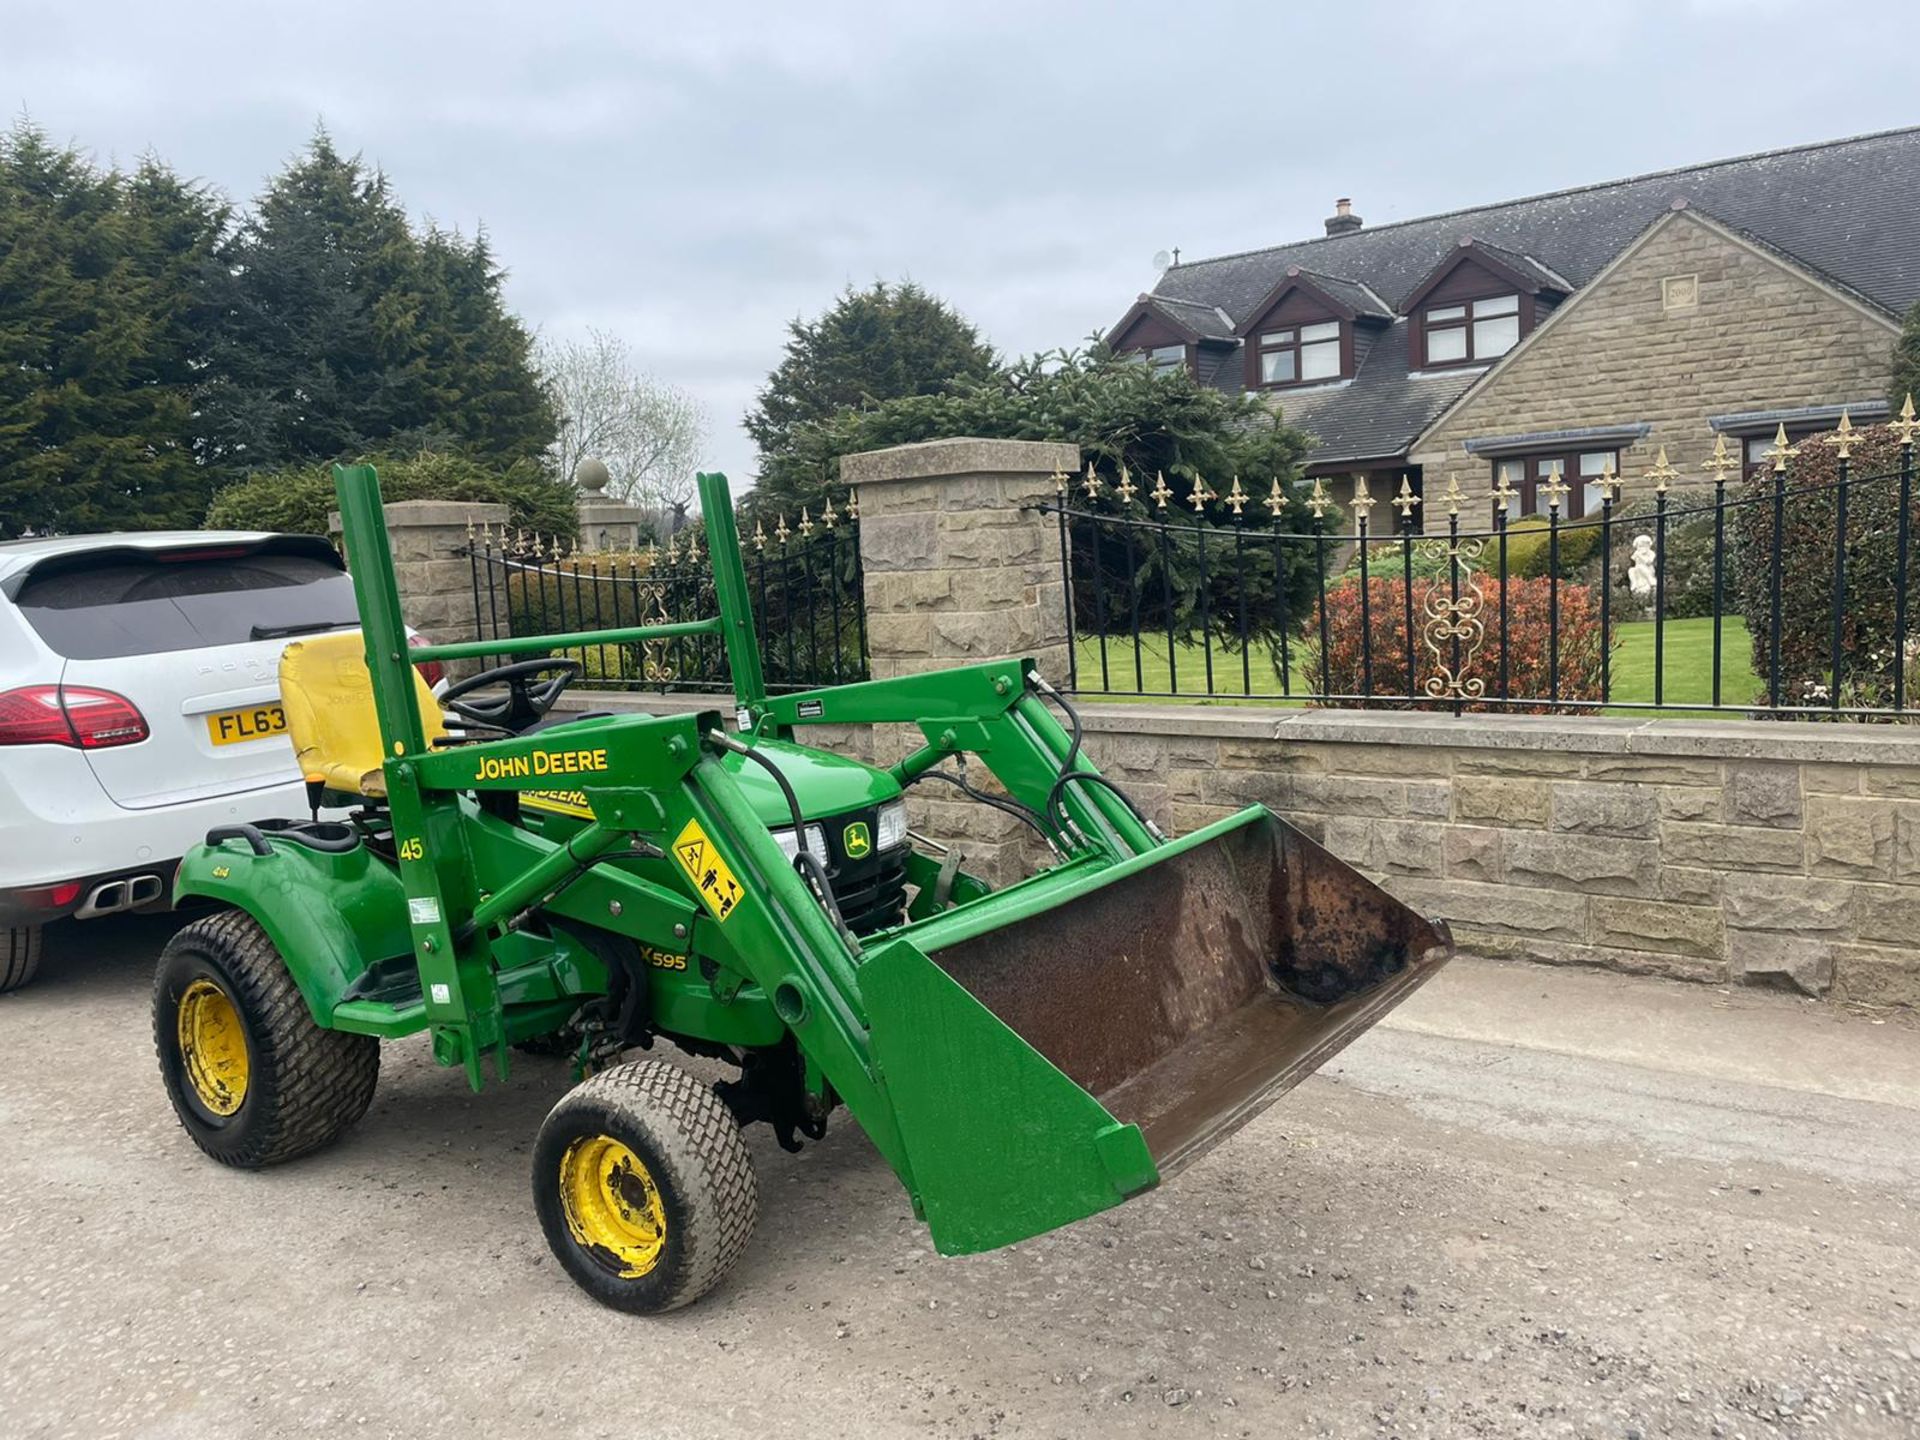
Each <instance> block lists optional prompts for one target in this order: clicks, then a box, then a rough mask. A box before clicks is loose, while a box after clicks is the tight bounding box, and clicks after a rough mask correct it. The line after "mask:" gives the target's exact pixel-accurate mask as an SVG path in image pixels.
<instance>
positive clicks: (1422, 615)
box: [1296, 576, 1619, 714]
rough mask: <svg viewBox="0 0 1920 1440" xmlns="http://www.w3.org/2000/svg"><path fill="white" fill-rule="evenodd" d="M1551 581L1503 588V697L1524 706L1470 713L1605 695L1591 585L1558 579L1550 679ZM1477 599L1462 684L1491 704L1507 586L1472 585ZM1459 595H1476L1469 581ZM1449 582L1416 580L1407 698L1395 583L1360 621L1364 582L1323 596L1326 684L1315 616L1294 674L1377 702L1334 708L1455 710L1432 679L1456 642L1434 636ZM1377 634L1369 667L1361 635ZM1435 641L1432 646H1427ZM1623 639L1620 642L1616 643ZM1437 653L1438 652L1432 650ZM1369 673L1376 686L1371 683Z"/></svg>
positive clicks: (1523, 710) (1377, 594) (1380, 583)
mask: <svg viewBox="0 0 1920 1440" xmlns="http://www.w3.org/2000/svg"><path fill="white" fill-rule="evenodd" d="M1551 584H1552V582H1551V581H1549V580H1547V579H1545V578H1542V579H1537V580H1521V579H1513V580H1509V581H1507V582H1506V600H1507V629H1506V633H1505V642H1506V643H1505V649H1506V682H1507V683H1506V689H1505V691H1504V694H1506V695H1510V696H1513V697H1515V698H1516V699H1520V700H1525V701H1527V702H1529V703H1526V704H1511V705H1485V704H1480V705H1476V704H1474V703H1472V702H1468V703H1467V705H1466V708H1467V709H1470V710H1473V709H1479V710H1503V711H1506V712H1508V713H1517V714H1546V713H1548V712H1550V711H1551V710H1552V709H1553V706H1552V704H1550V703H1549V701H1550V700H1551V699H1555V698H1557V699H1559V700H1561V701H1567V700H1598V699H1600V698H1601V695H1600V670H1601V664H1600V657H1601V654H1602V646H1601V637H1600V603H1599V599H1598V596H1597V595H1596V594H1595V593H1594V591H1593V590H1592V589H1591V588H1590V587H1588V586H1586V585H1572V584H1567V583H1565V582H1562V583H1561V585H1560V587H1559V589H1560V594H1559V637H1560V638H1559V681H1558V685H1557V687H1556V686H1554V684H1553V682H1552V676H1551V674H1550V670H1551V664H1550V655H1549V640H1548V629H1549V625H1548V621H1549V612H1550V608H1551V606H1552V604H1553V598H1552V596H1551V594H1550V587H1551ZM1473 586H1474V587H1476V588H1477V589H1478V590H1479V592H1480V595H1481V605H1480V609H1479V613H1478V615H1477V616H1476V617H1474V618H1477V619H1478V621H1479V623H1480V625H1481V627H1482V629H1481V634H1480V638H1479V643H1478V646H1477V647H1476V646H1475V645H1474V644H1473V642H1472V641H1471V640H1470V639H1468V638H1462V639H1461V640H1460V641H1459V663H1458V670H1459V674H1460V678H1461V679H1462V681H1463V682H1465V683H1468V684H1471V682H1473V681H1475V680H1477V681H1479V682H1480V683H1481V684H1482V685H1483V686H1484V687H1485V689H1484V692H1483V693H1484V694H1485V695H1486V696H1487V697H1488V698H1496V697H1499V696H1501V695H1502V694H1503V692H1502V690H1501V686H1500V676H1501V648H1502V646H1501V642H1502V631H1501V624H1500V591H1501V582H1500V581H1498V580H1495V579H1493V578H1492V577H1490V576H1476V577H1474V580H1473ZM1460 593H1461V598H1462V599H1467V598H1469V597H1470V595H1471V590H1470V589H1469V588H1468V587H1467V586H1465V585H1463V586H1462V587H1461V592H1460ZM1451 594H1452V591H1451V586H1450V582H1449V580H1448V579H1447V578H1446V577H1444V576H1443V577H1441V578H1440V579H1437V580H1419V579H1416V580H1415V581H1414V582H1413V647H1414V667H1413V686H1412V690H1413V694H1414V696H1415V697H1416V698H1414V699H1413V700H1409V699H1408V685H1407V626H1406V600H1405V587H1404V584H1403V582H1402V581H1400V580H1398V579H1387V578H1376V579H1374V580H1373V581H1372V582H1371V583H1370V584H1369V586H1368V588H1367V612H1368V613H1367V621H1366V622H1365V624H1363V621H1362V618H1361V604H1360V582H1359V580H1358V579H1357V578H1356V579H1352V580H1347V581H1344V582H1342V583H1341V584H1339V585H1336V586H1334V587H1333V588H1332V589H1330V590H1328V591H1327V594H1326V606H1327V617H1326V618H1327V653H1326V671H1325V682H1326V683H1325V685H1324V686H1323V685H1322V670H1321V654H1320V620H1319V616H1318V615H1317V614H1316V615H1313V616H1310V617H1309V618H1308V620H1307V623H1306V625H1305V627H1304V632H1305V633H1304V641H1305V644H1304V651H1303V653H1302V655H1301V656H1300V658H1299V660H1298V661H1297V662H1296V665H1297V667H1298V668H1297V671H1296V674H1297V675H1298V677H1299V678H1300V679H1302V680H1304V681H1305V682H1306V683H1307V684H1308V685H1310V686H1312V687H1313V688H1314V689H1315V690H1320V689H1323V688H1324V689H1325V691H1326V692H1327V693H1328V694H1331V695H1338V696H1368V695H1371V696H1374V697H1378V698H1375V699H1371V700H1358V701H1356V700H1331V701H1327V702H1324V703H1327V704H1333V705H1354V704H1368V705H1377V706H1381V707H1383V708H1393V707H1401V708H1405V707H1407V706H1409V705H1414V706H1419V707H1423V708H1452V704H1453V702H1452V701H1451V700H1449V699H1444V698H1443V699H1435V698H1432V697H1430V696H1429V694H1428V691H1427V688H1426V687H1427V682H1428V681H1429V680H1433V681H1436V682H1441V681H1442V679H1443V677H1442V676H1441V669H1442V667H1446V668H1448V669H1452V668H1455V663H1456V662H1455V648H1454V644H1455V642H1454V640H1453V639H1452V637H1449V636H1442V635H1439V634H1437V633H1436V630H1437V625H1436V623H1435V619H1434V614H1435V612H1436V611H1437V609H1438V606H1439V604H1440V603H1441V602H1443V601H1446V600H1448V599H1449V598H1450V597H1451ZM1368 633H1371V636H1372V646H1371V650H1372V655H1371V664H1370V665H1369V663H1368V659H1367V657H1366V655H1365V653H1364V651H1363V646H1362V643H1361V639H1362V636H1363V635H1365V634H1368ZM1430 641H1431V644H1430V643H1429V642H1430ZM1614 643H1615V644H1616V645H1617V644H1618V643H1619V637H1618V636H1617V635H1616V636H1615V637H1614ZM1436 646H1437V647H1438V648H1437V651H1436V649H1435V648H1434V647H1436ZM1369 673H1370V675H1371V681H1372V684H1371V686H1369V685H1368V679H1369Z"/></svg>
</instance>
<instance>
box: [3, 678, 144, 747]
mask: <svg viewBox="0 0 1920 1440" xmlns="http://www.w3.org/2000/svg"><path fill="white" fill-rule="evenodd" d="M146 738H147V721H146V717H145V716H143V715H142V714H141V713H140V711H139V709H138V708H137V707H136V706H135V705H134V703H133V702H132V701H131V700H129V699H127V697H126V696H124V695H116V694H114V693H113V691H111V690H95V689H93V688H91V687H90V686H86V685H66V686H61V685H26V686H23V687H21V688H20V689H18V690H9V691H7V692H6V693H5V694H0V745H67V746H71V747H73V748H75V749H79V750H105V749H108V748H110V747H112V746H115V745H136V744H138V743H139V742H140V741H142V740H144V739H146Z"/></svg>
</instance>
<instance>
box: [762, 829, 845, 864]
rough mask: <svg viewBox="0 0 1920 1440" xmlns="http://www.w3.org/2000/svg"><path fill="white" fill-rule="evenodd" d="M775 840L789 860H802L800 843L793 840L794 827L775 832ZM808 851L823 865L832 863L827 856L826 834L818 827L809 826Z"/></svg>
mask: <svg viewBox="0 0 1920 1440" xmlns="http://www.w3.org/2000/svg"><path fill="white" fill-rule="evenodd" d="M773 838H774V839H775V841H777V842H778V843H779V846H780V853H781V854H783V855H785V856H786V857H787V859H789V860H797V859H799V858H800V842H799V841H798V840H796V839H794V838H793V827H792V826H791V825H789V826H787V828H786V829H784V830H776V831H774V832H773ZM807 849H808V850H810V851H812V852H813V858H814V859H816V860H818V861H819V862H820V863H821V864H822V865H829V864H831V863H832V861H831V860H830V859H829V858H828V856H827V837H826V834H825V833H824V832H823V831H822V830H821V829H820V827H819V826H818V825H809V826H807Z"/></svg>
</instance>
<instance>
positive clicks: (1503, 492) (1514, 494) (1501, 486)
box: [1493, 465, 1520, 515]
mask: <svg viewBox="0 0 1920 1440" xmlns="http://www.w3.org/2000/svg"><path fill="white" fill-rule="evenodd" d="M1493 498H1494V500H1495V501H1496V502H1498V504H1499V506H1500V513H1501V514H1503V515H1510V514H1512V513H1513V502H1514V501H1515V500H1518V499H1519V498H1520V492H1519V491H1518V490H1516V489H1514V488H1513V482H1512V481H1511V480H1509V479H1508V478H1507V467H1506V466H1505V465H1502V466H1501V467H1500V479H1499V481H1498V482H1497V483H1496V484H1495V485H1494V487H1493Z"/></svg>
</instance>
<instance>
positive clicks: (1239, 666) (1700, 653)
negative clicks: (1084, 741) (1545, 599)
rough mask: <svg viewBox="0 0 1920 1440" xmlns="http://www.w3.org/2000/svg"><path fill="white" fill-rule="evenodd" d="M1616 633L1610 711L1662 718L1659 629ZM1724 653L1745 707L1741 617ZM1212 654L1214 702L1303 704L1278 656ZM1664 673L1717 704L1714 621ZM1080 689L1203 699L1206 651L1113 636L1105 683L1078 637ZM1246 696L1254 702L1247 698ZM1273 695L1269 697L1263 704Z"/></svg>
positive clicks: (1747, 682)
mask: <svg viewBox="0 0 1920 1440" xmlns="http://www.w3.org/2000/svg"><path fill="white" fill-rule="evenodd" d="M1614 631H1615V633H1616V634H1617V635H1618V636H1619V638H1620V644H1619V648H1618V649H1616V650H1615V651H1614V652H1613V668H1612V677H1611V678H1612V686H1611V698H1612V700H1613V701H1614V702H1615V703H1614V704H1613V705H1611V706H1610V707H1609V708H1608V710H1607V713H1608V714H1618V715H1634V714H1653V713H1658V712H1653V711H1646V710H1639V709H1636V708H1635V706H1636V704H1637V705H1641V706H1645V705H1650V704H1652V703H1653V698H1654V694H1653V692H1654V685H1653V669H1654V665H1653V661H1654V634H1653V632H1654V627H1653V623H1652V622H1651V621H1636V622H1634V623H1631V624H1625V625H1616V626H1615V627H1614ZM1720 643H1721V653H1720V699H1721V703H1722V704H1725V705H1744V704H1745V703H1747V702H1748V701H1749V700H1751V699H1752V698H1753V696H1754V695H1755V694H1756V693H1757V692H1758V690H1759V688H1760V684H1759V681H1758V680H1757V679H1756V678H1755V677H1754V673H1753V668H1752V651H1751V647H1750V645H1749V643H1748V639H1747V627H1746V623H1745V622H1744V621H1743V620H1741V619H1740V617H1739V616H1737V615H1729V616H1727V617H1726V618H1725V619H1724V620H1722V621H1721V642H1720ZM1210 648H1211V649H1212V652H1213V687H1212V688H1213V690H1214V691H1215V692H1216V695H1215V699H1216V700H1219V699H1223V698H1224V697H1227V696H1231V697H1232V698H1231V699H1228V700H1225V703H1230V704H1233V703H1237V704H1276V703H1277V704H1282V705H1286V704H1293V705H1298V704H1302V703H1304V702H1302V701H1299V700H1289V699H1287V698H1286V697H1285V696H1284V695H1283V694H1282V690H1281V685H1280V676H1279V672H1278V667H1277V666H1276V664H1275V663H1274V658H1275V652H1273V651H1269V650H1267V649H1265V648H1263V647H1261V646H1258V645H1256V646H1255V647H1254V648H1253V653H1252V654H1251V655H1248V656H1244V657H1243V656H1242V655H1241V654H1240V652H1239V651H1238V650H1229V649H1228V648H1227V647H1226V646H1224V645H1222V644H1221V643H1220V642H1219V641H1218V640H1216V641H1214V643H1213V645H1212V646H1211V647H1210ZM1661 649H1662V652H1663V655H1662V669H1663V671H1664V674H1665V685H1664V688H1663V691H1662V696H1661V698H1662V699H1663V700H1664V701H1665V702H1666V703H1667V704H1669V705H1673V704H1697V705H1708V704H1711V703H1712V702H1713V681H1712V672H1713V621H1711V620H1669V621H1668V622H1667V624H1666V634H1665V636H1664V638H1663V640H1662V642H1661ZM1078 657H1079V681H1078V683H1079V688H1080V693H1081V694H1083V695H1100V696H1101V698H1102V699H1111V700H1134V699H1140V698H1143V697H1142V694H1141V692H1147V696H1146V697H1145V698H1156V692H1157V698H1164V697H1165V696H1167V695H1169V694H1172V693H1178V694H1179V695H1180V696H1182V697H1187V696H1191V697H1193V698H1196V699H1204V698H1206V695H1207V688H1208V687H1207V651H1206V650H1205V649H1203V648H1202V647H1201V646H1200V644H1199V643H1198V642H1195V641H1182V642H1180V643H1179V644H1177V645H1176V646H1175V647H1174V651H1173V664H1172V665H1171V666H1169V664H1168V663H1167V637H1166V636H1164V635H1159V636H1153V635H1145V636H1142V637H1141V639H1140V645H1139V654H1138V657H1137V668H1136V656H1135V650H1134V642H1133V640H1132V639H1131V638H1130V637H1126V636H1109V637H1108V638H1107V642H1106V671H1105V676H1106V678H1105V680H1104V682H1103V680H1102V671H1101V643H1100V637H1099V636H1097V635H1083V636H1081V637H1080V638H1079V645H1078ZM1291 658H1292V661H1293V668H1292V682H1293V683H1292V689H1293V691H1294V693H1295V694H1298V693H1299V692H1301V691H1303V690H1308V689H1311V688H1312V687H1313V684H1314V682H1315V681H1316V680H1317V678H1318V677H1317V676H1310V675H1309V674H1308V672H1307V668H1306V665H1305V663H1304V657H1303V656H1302V655H1301V653H1300V651H1299V649H1298V647H1292V649H1291ZM1482 658H1483V661H1484V662H1490V661H1491V658H1492V657H1491V656H1490V655H1489V656H1483V657H1482ZM1477 673H1480V674H1482V675H1483V676H1485V677H1486V678H1487V679H1489V680H1491V679H1492V669H1491V665H1490V663H1483V664H1482V665H1481V666H1479V667H1477ZM1243 691H1245V692H1246V693H1247V694H1248V695H1249V696H1252V697H1255V698H1252V699H1247V698H1242V692H1243ZM1263 697H1271V698H1263Z"/></svg>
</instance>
